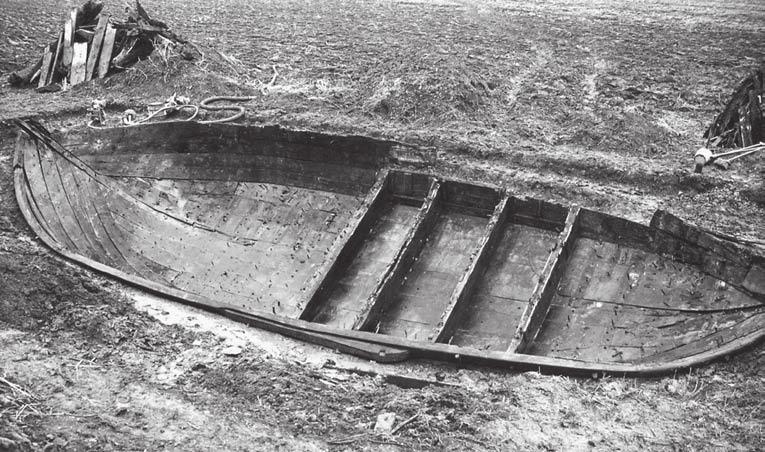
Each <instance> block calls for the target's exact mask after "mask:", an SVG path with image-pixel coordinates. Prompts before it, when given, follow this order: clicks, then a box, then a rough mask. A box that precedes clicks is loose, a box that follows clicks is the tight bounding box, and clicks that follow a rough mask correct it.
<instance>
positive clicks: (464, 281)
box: [430, 194, 511, 342]
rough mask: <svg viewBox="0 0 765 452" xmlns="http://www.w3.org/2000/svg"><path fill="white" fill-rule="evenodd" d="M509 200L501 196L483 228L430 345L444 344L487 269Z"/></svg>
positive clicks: (507, 210)
mask: <svg viewBox="0 0 765 452" xmlns="http://www.w3.org/2000/svg"><path fill="white" fill-rule="evenodd" d="M510 199H511V198H510V195H508V194H505V196H503V197H502V199H500V201H499V203H498V204H497V206H496V208H495V209H494V213H493V214H492V216H491V219H490V220H489V223H488V224H487V225H486V231H485V232H484V235H483V238H482V239H481V244H480V245H479V247H478V250H477V251H476V253H475V255H474V256H473V259H472V261H471V263H470V266H469V267H468V269H467V270H466V272H465V274H464V275H463V276H462V278H461V279H460V281H459V283H457V287H456V288H455V289H454V291H453V292H452V295H451V298H450V300H449V304H448V305H447V307H446V309H445V310H444V313H443V314H442V315H441V321H440V322H439V323H438V325H437V326H436V328H435V329H434V330H433V333H432V334H431V336H430V339H431V340H432V341H434V342H448V341H449V338H450V336H451V335H452V334H453V332H454V328H455V326H456V324H457V323H458V322H459V321H460V320H461V318H462V313H463V311H464V308H465V305H466V303H467V301H468V299H469V298H470V295H471V294H472V292H473V288H474V286H475V284H476V281H477V280H478V279H479V278H480V277H481V274H482V273H483V271H484V269H485V268H486V265H488V262H489V259H490V258H491V253H492V251H493V250H494V248H495V247H496V246H497V242H498V240H499V239H500V238H501V236H502V228H503V227H504V225H505V222H506V221H507V217H508V215H509V214H510Z"/></svg>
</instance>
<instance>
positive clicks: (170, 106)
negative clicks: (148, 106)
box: [88, 96, 256, 129]
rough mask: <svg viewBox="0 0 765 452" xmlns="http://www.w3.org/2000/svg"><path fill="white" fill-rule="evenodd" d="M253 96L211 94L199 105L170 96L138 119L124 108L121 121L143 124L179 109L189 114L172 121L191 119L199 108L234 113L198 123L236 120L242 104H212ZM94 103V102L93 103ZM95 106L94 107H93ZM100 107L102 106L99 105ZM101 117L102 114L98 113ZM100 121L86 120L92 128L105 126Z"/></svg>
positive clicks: (130, 123) (133, 113) (251, 97)
mask: <svg viewBox="0 0 765 452" xmlns="http://www.w3.org/2000/svg"><path fill="white" fill-rule="evenodd" d="M255 98H256V97H255V96H212V97H208V98H207V99H204V100H203V101H202V102H200V103H199V105H194V104H190V103H181V104H176V103H175V96H173V97H171V98H170V99H169V100H168V102H166V103H165V104H164V106H163V107H162V108H160V109H158V110H156V111H154V112H152V113H150V114H149V115H148V116H146V117H145V118H141V119H138V114H137V113H136V112H135V111H134V110H132V109H128V110H125V112H124V113H123V116H122V123H123V124H124V125H125V126H126V127H131V126H137V125H139V124H143V123H146V122H149V121H151V120H152V119H154V118H155V117H157V116H158V115H159V114H161V113H163V112H166V111H181V110H192V112H191V115H189V116H188V117H186V118H181V119H174V121H193V120H194V119H195V118H196V117H197V115H198V114H199V110H200V109H201V110H207V111H234V112H235V113H234V114H232V115H230V116H226V117H225V118H219V119H210V120H204V121H198V122H199V123H200V124H214V123H222V122H232V121H237V120H239V119H241V118H243V117H244V115H245V112H246V110H245V108H244V107H243V106H242V105H231V104H229V105H212V104H213V103H216V102H222V101H226V102H248V101H250V100H253V99H255ZM94 105H95V104H94ZM94 108H96V107H94ZM101 108H102V107H101ZM100 116H101V117H103V115H100ZM101 122H102V121H100V120H97V119H91V120H90V121H88V127H91V128H93V129H102V128H106V127H105V126H101V125H99V123H101ZM158 122H164V121H158Z"/></svg>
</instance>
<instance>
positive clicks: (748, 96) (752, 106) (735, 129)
mask: <svg viewBox="0 0 765 452" xmlns="http://www.w3.org/2000/svg"><path fill="white" fill-rule="evenodd" d="M763 93H765V65H763V66H760V67H759V68H758V69H756V70H754V71H752V72H751V73H750V74H749V75H748V76H747V77H746V78H744V79H743V80H741V81H740V82H739V84H738V86H737V87H736V90H735V91H734V92H733V94H732V95H731V99H730V100H729V101H728V103H727V104H726V106H725V108H724V109H723V111H722V112H720V114H719V115H717V117H716V118H715V120H714V122H713V123H712V125H710V126H709V128H708V129H707V130H706V132H704V138H706V139H707V146H706V147H710V148H711V147H720V148H742V147H747V146H750V145H752V144H756V143H759V142H761V141H765V102H763V100H762V99H763V96H762V95H763Z"/></svg>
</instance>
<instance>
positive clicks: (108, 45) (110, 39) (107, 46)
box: [98, 24, 117, 78]
mask: <svg viewBox="0 0 765 452" xmlns="http://www.w3.org/2000/svg"><path fill="white" fill-rule="evenodd" d="M116 32H117V30H116V29H115V28H114V27H112V26H111V24H109V25H107V26H106V35H105V36H104V43H103V46H102V47H101V57H100V59H99V63H98V78H104V77H106V73H107V72H109V65H110V63H111V61H112V51H113V49H114V37H115V35H116Z"/></svg>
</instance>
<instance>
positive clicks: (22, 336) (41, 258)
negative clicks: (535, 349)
mask: <svg viewBox="0 0 765 452" xmlns="http://www.w3.org/2000/svg"><path fill="white" fill-rule="evenodd" d="M77 3H78V2H74V1H66V0H39V1H36V2H28V1H25V0H6V1H5V2H4V3H3V4H2V6H0V29H2V30H3V33H2V35H0V73H2V74H0V75H2V76H3V78H5V74H7V73H8V72H10V71H12V70H15V69H19V68H21V67H22V66H24V65H26V64H28V63H29V62H30V61H32V60H33V59H34V58H36V56H37V55H38V54H39V53H40V48H41V47H42V45H44V44H45V43H46V42H48V41H49V40H50V39H51V38H52V37H53V36H55V33H56V31H57V29H58V28H59V27H60V26H61V24H62V23H63V20H64V17H65V14H66V10H67V8H69V7H71V6H76V4H77ZM105 3H106V10H107V11H110V12H111V13H113V14H115V15H120V14H122V8H121V5H122V3H121V2H117V1H106V2H105ZM143 4H144V6H145V8H146V9H147V11H149V13H150V14H152V15H153V16H155V17H157V18H159V19H162V20H165V21H166V22H168V23H170V24H171V26H172V27H173V29H174V31H175V32H176V33H178V34H180V35H182V36H185V37H187V38H189V39H191V40H192V41H194V42H196V43H197V44H199V46H200V48H201V49H202V50H203V52H204V53H205V57H204V59H203V60H202V61H197V62H185V61H182V60H181V59H179V58H175V57H170V58H168V59H164V58H162V57H161V56H159V55H157V56H155V57H153V58H152V59H150V60H148V61H144V62H142V63H140V64H139V65H137V66H136V67H134V68H132V69H130V70H128V71H126V72H123V73H121V74H118V75H116V76H114V77H112V78H110V79H107V80H99V81H94V82H92V83H89V84H85V85H81V86H78V87H75V88H73V89H71V90H68V91H65V92H60V93H54V94H37V93H35V92H34V91H31V90H20V89H12V88H10V87H9V86H7V85H0V96H1V98H2V101H3V102H2V105H0V121H3V122H2V123H0V450H38V449H45V450H157V449H172V450H213V449H214V450H273V449H285V450H327V449H331V450H355V449H375V450H377V449H383V450H397V449H402V450H408V449H459V450H461V449H473V450H513V449H518V450H538V449H543V450H589V449H595V450H614V449H620V450H644V449H650V450H676V449H680V450H709V449H713V450H756V449H758V448H760V447H762V444H764V443H765V433H764V432H763V426H764V425H765V368H764V367H763V364H765V349H764V348H763V346H762V345H759V346H756V347H754V348H752V349H750V350H748V351H746V352H744V353H741V354H739V355H737V356H733V357H731V358H730V359H729V360H727V361H723V362H718V363H715V364H711V365H709V366H706V367H704V368H701V369H698V370H693V371H689V372H688V373H684V374H682V375H672V376H667V377H665V378H661V379H641V380H634V379H620V378H604V379H598V380H594V379H589V380H588V379H572V378H566V377H563V376H547V375H540V374H538V373H536V372H528V373H513V372H500V371H497V370H491V369H458V368H455V367H453V366H446V365H439V364H435V363H426V362H415V363H409V364H406V365H400V366H399V365H396V366H380V365H375V364H372V363H367V362H363V361H360V360H356V359H353V358H350V357H346V356H344V355H339V354H336V353H334V352H332V351H330V350H326V349H322V348H319V347H314V346H310V345H305V344H301V343H299V342H295V341H292V340H289V339H284V338H281V337H278V336H275V335H272V334H269V333H265V332H261V331H255V330H252V329H248V328H246V327H244V326H242V325H238V324H235V323H233V322H230V321H227V320H225V319H219V318H215V317H214V316H210V315H209V314H205V313H203V312H199V311H196V310H193V309H190V308H187V307H182V306H180V305H177V304H176V303H171V302H167V301H164V300H159V299H154V298H152V297H148V296H146V295H145V294H140V293H136V292H135V291H133V290H130V289H129V288H127V287H126V286H124V285H123V284H121V283H119V282H116V281H112V280H109V279H107V278H103V277H101V276H98V275H96V274H93V273H91V272H89V271H87V270H84V269H82V268H79V267H77V266H74V265H72V264H70V263H67V262H65V261H64V260H62V259H60V258H58V257H57V256H55V255H54V254H53V253H52V252H50V251H49V250H48V249H46V248H45V247H44V246H43V245H42V244H41V243H40V242H39V241H38V240H37V239H36V238H35V237H34V235H33V233H32V232H31V231H30V230H29V228H28V227H27V226H26V224H25V222H24V220H23V218H22V217H21V215H20V212H19V211H18V208H17V207H16V202H15V199H14V195H13V184H12V180H11V174H12V168H11V166H12V148H13V142H14V136H15V130H13V128H12V127H11V126H10V124H9V123H8V120H10V119H12V118H16V117H25V116H38V117H41V118H43V119H44V120H45V121H46V122H47V123H48V124H49V125H51V126H53V127H59V128H65V127H69V126H72V125H81V124H83V123H84V122H85V117H86V113H85V109H86V108H87V106H88V105H89V104H90V102H91V100H92V99H94V98H103V99H107V100H108V101H109V102H110V107H109V110H108V113H109V114H110V120H111V121H112V122H116V121H117V120H118V118H119V115H120V114H121V112H122V110H124V109H125V108H128V107H133V108H138V109H139V112H143V111H145V110H142V109H141V108H142V107H145V105H146V104H147V103H150V102H157V101H161V100H164V99H165V98H167V97H169V96H170V95H172V94H173V93H174V92H175V93H178V94H183V95H188V96H190V97H191V98H192V99H194V100H195V101H200V100H202V99H203V98H204V97H206V96H209V95H221V94H248V95H254V96H256V98H255V99H254V100H253V101H251V102H249V103H248V104H247V108H248V115H247V118H248V121H250V122H252V123H258V124H261V123H278V124H281V125H284V126H286V127H294V128H305V129H313V130H322V131H330V132H342V133H347V132H353V133H362V134H366V135H371V136H380V137H385V138H394V139H398V140H403V141H407V142H411V143H416V144H420V145H422V146H426V147H430V148H431V149H433V150H434V152H435V155H436V158H435V159H434V160H432V161H427V162H412V163H411V164H410V165H411V166H417V167H420V168H422V167H425V168H426V169H428V170H430V171H433V172H436V173H441V174H445V175H449V176H451V177H455V176H456V177H461V178H466V179H471V180H475V181H482V182H491V183H496V184H500V185H503V186H507V187H509V188H511V189H513V190H514V191H516V192H517V193H518V194H522V195H529V196H534V197H539V198H542V199H549V200H553V201H556V202H561V203H577V204H580V205H582V206H585V207H588V208H593V209H597V210H600V211H604V212H607V213H612V214H616V215H620V216H624V217H627V218H630V219H633V220H636V221H641V222H647V221H648V220H649V218H650V215H651V214H652V213H653V211H654V210H655V209H656V208H664V209H667V210H670V211H671V212H673V213H675V214H677V215H679V216H681V217H683V218H685V219H688V220H691V221H693V222H695V223H697V224H699V225H702V226H705V227H710V228H714V229H717V230H720V231H722V232H726V233H733V234H738V235H741V236H743V237H746V238H750V239H755V240H762V239H763V238H765V189H763V185H762V184H763V174H764V172H765V169H764V166H763V158H764V157H763V156H762V155H760V156H755V157H750V158H747V159H743V160H742V161H740V162H739V163H737V164H735V165H734V166H732V167H731V169H729V170H728V171H722V170H718V169H714V168H707V169H705V171H704V173H703V174H701V175H697V174H693V172H692V165H693V163H692V156H693V152H694V151H695V149H696V148H697V147H699V146H700V145H701V144H702V140H701V134H702V133H703V131H704V128H705V127H706V126H707V125H708V124H709V123H710V122H711V121H712V119H713V117H714V115H715V114H716V113H717V112H718V111H719V110H721V109H722V106H723V104H724V102H725V101H726V100H727V96H728V95H729V94H730V93H731V92H732V90H733V89H734V88H735V85H736V83H737V82H738V80H739V79H740V78H741V77H743V76H744V75H746V73H747V71H748V70H750V69H751V68H752V67H754V66H756V65H757V64H759V63H760V62H761V61H763V59H765V41H763V39H762V36H763V35H764V34H765V7H763V6H759V5H758V4H756V2H755V3H754V4H752V2H745V1H733V2H713V1H711V0H698V1H696V2H693V3H687V2H684V3H678V2H673V1H660V0H649V1H645V2H633V1H626V0H600V1H594V2H593V1H577V0H555V1H552V2H541V1H538V0H534V1H527V2H512V1H505V0H498V1H488V0H487V1H480V2H467V1H459V0H457V1H438V0H421V1H392V0H380V1H370V2H356V1H346V0H325V1H322V2H311V1H298V0H288V1H280V2H265V1H255V2H248V1H244V0H227V1H218V2H203V1H199V0H193V1H188V2H170V1H164V2H162V1H157V0H153V1H150V0H146V1H144V2H143ZM232 346H235V347H239V348H240V349H241V350H242V352H241V353H240V354H238V355H234V356H229V355H226V354H225V353H224V351H227V349H229V348H230V347H232ZM375 374H377V376H375ZM389 374H395V375H392V376H391V375H389ZM402 376H403V377H408V378H402ZM412 379H422V380H427V381H433V382H436V383H438V384H434V385H428V386H425V387H421V388H412V387H411V386H412V382H413V380H412ZM383 412H392V413H395V415H396V422H395V425H399V424H402V423H404V422H405V421H407V420H409V419H411V421H410V422H409V423H406V424H404V425H403V426H402V427H401V428H400V429H399V430H398V431H396V432H395V434H385V433H376V432H375V431H374V425H375V421H376V418H377V416H378V415H379V414H380V413H383Z"/></svg>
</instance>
